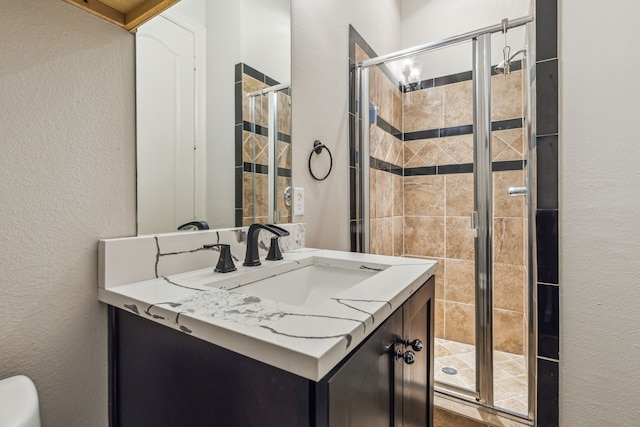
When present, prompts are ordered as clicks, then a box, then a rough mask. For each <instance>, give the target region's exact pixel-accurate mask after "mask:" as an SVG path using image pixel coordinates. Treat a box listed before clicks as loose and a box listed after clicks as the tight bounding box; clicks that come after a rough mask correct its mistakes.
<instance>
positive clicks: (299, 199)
mask: <svg viewBox="0 0 640 427" xmlns="http://www.w3.org/2000/svg"><path fill="white" fill-rule="evenodd" d="M293 214H294V215H304V188H302V187H294V188H293Z"/></svg>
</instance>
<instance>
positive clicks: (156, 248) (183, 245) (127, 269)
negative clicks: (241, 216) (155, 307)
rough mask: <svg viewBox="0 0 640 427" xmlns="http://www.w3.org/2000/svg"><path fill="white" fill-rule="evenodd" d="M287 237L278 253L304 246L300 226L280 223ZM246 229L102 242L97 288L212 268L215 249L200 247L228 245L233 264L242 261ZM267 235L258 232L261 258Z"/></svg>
mask: <svg viewBox="0 0 640 427" xmlns="http://www.w3.org/2000/svg"><path fill="white" fill-rule="evenodd" d="M280 226H281V227H282V228H284V229H286V230H287V231H289V233H290V234H289V236H286V237H281V238H280V249H281V250H282V252H286V251H291V250H294V249H299V248H303V247H305V225H304V224H281V225H280ZM247 230H248V228H247V227H241V228H228V229H219V230H202V231H192V232H181V233H168V234H158V235H146V236H137V237H124V238H117V239H103V240H100V241H99V243H98V260H99V261H98V286H99V287H100V288H105V289H106V288H110V287H115V286H119V285H123V284H126V283H133V282H139V281H142V280H148V279H155V278H158V277H163V276H167V275H171V274H177V273H183V272H186V271H191V270H198V269H202V268H208V267H211V268H212V269H213V267H214V266H215V265H216V263H217V262H218V254H219V250H218V249H217V248H213V249H204V248H203V245H206V244H212V243H224V244H228V245H231V255H232V256H233V258H234V262H235V263H236V265H238V263H240V264H241V263H242V262H243V261H244V256H245V251H246V247H247ZM271 237H272V235H271V234H270V233H264V232H263V233H260V235H259V239H258V251H259V254H260V258H264V257H265V256H266V255H267V252H268V250H269V245H270V244H271Z"/></svg>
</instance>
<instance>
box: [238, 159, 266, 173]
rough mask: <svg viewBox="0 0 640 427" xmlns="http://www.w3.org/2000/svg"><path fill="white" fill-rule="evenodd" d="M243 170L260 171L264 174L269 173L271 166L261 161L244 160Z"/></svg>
mask: <svg viewBox="0 0 640 427" xmlns="http://www.w3.org/2000/svg"><path fill="white" fill-rule="evenodd" d="M242 170H244V171H245V172H250V173H260V174H264V175H266V174H268V173H269V167H268V166H267V165H261V164H260V163H249V162H244V163H243V166H242Z"/></svg>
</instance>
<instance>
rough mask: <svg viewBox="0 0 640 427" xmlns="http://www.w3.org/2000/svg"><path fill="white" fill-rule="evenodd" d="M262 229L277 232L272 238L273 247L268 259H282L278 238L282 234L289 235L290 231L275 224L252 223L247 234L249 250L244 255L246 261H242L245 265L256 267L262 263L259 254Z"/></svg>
mask: <svg viewBox="0 0 640 427" xmlns="http://www.w3.org/2000/svg"><path fill="white" fill-rule="evenodd" d="M260 230H267V231H269V232H271V233H273V234H275V237H272V238H271V247H270V248H269V254H268V255H267V258H266V259H267V260H268V261H274V260H279V259H282V254H281V253H280V247H279V246H278V239H279V238H280V237H282V236H288V235H289V232H288V231H287V230H285V229H284V228H281V227H278V226H277V225H273V224H251V225H250V226H249V232H248V234H247V252H246V255H245V257H244V262H243V263H242V265H244V266H247V267H255V266H258V265H260V264H261V262H260V257H259V256H258V235H259V234H260Z"/></svg>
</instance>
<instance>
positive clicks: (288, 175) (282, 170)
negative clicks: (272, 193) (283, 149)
mask: <svg viewBox="0 0 640 427" xmlns="http://www.w3.org/2000/svg"><path fill="white" fill-rule="evenodd" d="M278 176H281V177H284V178H291V169H285V168H278Z"/></svg>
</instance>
